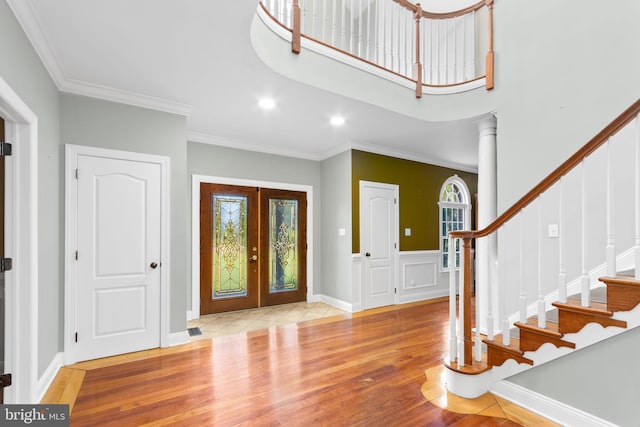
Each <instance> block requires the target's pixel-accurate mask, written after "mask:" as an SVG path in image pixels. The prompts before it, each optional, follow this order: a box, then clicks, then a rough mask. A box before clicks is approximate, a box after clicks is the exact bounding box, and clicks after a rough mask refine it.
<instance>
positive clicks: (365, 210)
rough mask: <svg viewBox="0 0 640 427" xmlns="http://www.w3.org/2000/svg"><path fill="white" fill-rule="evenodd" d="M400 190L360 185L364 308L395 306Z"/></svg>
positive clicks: (365, 184) (364, 183)
mask: <svg viewBox="0 0 640 427" xmlns="http://www.w3.org/2000/svg"><path fill="white" fill-rule="evenodd" d="M397 197H398V187H397V186H396V185H391V184H382V183H374V182H365V181H361V183H360V222H361V232H360V251H361V252H362V254H363V255H364V258H363V268H364V271H363V283H362V294H363V306H364V308H365V309H367V308H375V307H382V306H385V305H392V304H395V301H396V275H397V274H396V271H397V253H398V247H397V242H398V206H397Z"/></svg>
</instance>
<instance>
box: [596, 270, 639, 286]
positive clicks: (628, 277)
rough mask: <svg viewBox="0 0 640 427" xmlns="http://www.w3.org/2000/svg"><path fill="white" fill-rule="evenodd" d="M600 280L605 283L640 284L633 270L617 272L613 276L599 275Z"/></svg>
mask: <svg viewBox="0 0 640 427" xmlns="http://www.w3.org/2000/svg"><path fill="white" fill-rule="evenodd" d="M600 281H601V282H603V283H605V284H609V283H610V284H616V285H625V286H640V280H636V276H635V271H632V272H631V274H621V273H618V274H616V276H615V277H601V278H600Z"/></svg>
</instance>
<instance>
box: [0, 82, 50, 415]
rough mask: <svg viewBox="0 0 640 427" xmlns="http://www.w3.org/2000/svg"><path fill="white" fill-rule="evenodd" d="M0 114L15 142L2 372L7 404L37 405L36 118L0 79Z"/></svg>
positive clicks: (8, 197) (9, 187)
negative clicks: (7, 377) (9, 379)
mask: <svg viewBox="0 0 640 427" xmlns="http://www.w3.org/2000/svg"><path fill="white" fill-rule="evenodd" d="M0 115H2V117H3V118H4V120H5V139H6V140H7V141H9V142H11V143H13V154H12V159H11V160H10V161H9V162H7V163H8V164H7V170H6V172H5V178H6V189H7V192H6V194H5V201H6V202H7V210H6V216H5V221H6V223H5V225H6V229H7V232H6V235H5V239H6V240H5V248H6V250H5V252H6V256H8V257H10V258H13V259H14V264H13V270H12V271H9V272H7V273H5V285H6V290H7V291H6V295H5V307H6V312H5V352H6V354H5V368H6V371H7V372H10V373H11V374H12V376H13V384H12V386H11V387H8V388H6V389H5V403H33V402H36V401H37V398H38V396H37V395H36V394H37V384H38V359H39V357H40V352H39V351H38V168H37V165H38V117H37V116H36V115H35V114H34V113H33V111H31V109H30V108H29V107H28V106H27V105H26V104H25V103H24V102H23V101H22V99H21V98H20V97H19V96H18V95H17V94H16V93H15V92H14V91H13V89H11V87H10V86H9V85H8V84H7V82H6V81H5V80H4V79H2V78H0Z"/></svg>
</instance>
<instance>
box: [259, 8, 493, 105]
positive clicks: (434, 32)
mask: <svg viewBox="0 0 640 427" xmlns="http://www.w3.org/2000/svg"><path fill="white" fill-rule="evenodd" d="M260 3H261V5H262V8H263V9H264V11H265V12H266V13H267V14H268V15H270V16H271V18H272V19H274V20H275V21H276V22H278V23H279V24H280V25H282V26H283V27H284V28H286V29H287V30H289V31H291V34H292V50H293V52H294V53H299V52H300V49H301V38H303V37H304V38H307V39H309V40H313V41H316V42H318V43H321V44H323V45H326V46H328V47H331V48H333V49H336V50H339V51H342V52H343V53H345V54H347V55H350V56H353V57H356V58H359V59H361V60H363V61H366V62H368V63H370V64H373V65H375V66H378V67H381V68H383V69H386V70H388V71H390V72H392V73H394V74H396V75H399V76H402V77H404V78H406V79H409V80H413V81H414V82H415V87H416V97H421V96H422V90H423V86H427V87H448V86H455V85H461V84H464V83H468V82H473V81H478V80H480V79H482V78H485V86H486V88H487V89H492V88H493V0H481V1H480V2H478V3H476V4H474V5H472V6H470V7H468V8H466V9H463V10H459V11H456V12H450V13H431V12H427V11H424V10H422V8H421V6H420V4H419V3H418V4H413V3H411V2H409V1H407V0H261V2H260Z"/></svg>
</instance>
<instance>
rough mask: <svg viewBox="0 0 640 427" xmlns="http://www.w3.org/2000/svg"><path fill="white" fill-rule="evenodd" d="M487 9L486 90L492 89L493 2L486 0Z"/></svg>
mask: <svg viewBox="0 0 640 427" xmlns="http://www.w3.org/2000/svg"><path fill="white" fill-rule="evenodd" d="M486 2H487V3H486V4H487V8H488V9H489V10H488V12H489V49H488V52H487V63H486V64H487V65H486V79H485V86H486V89H487V90H491V89H493V0H486Z"/></svg>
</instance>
